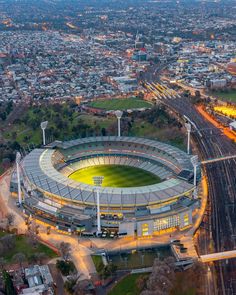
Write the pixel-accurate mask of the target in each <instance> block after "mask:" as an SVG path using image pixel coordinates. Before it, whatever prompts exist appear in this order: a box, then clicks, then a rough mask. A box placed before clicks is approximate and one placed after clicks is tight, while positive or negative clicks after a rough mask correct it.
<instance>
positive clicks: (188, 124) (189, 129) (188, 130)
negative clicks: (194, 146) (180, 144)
mask: <svg viewBox="0 0 236 295" xmlns="http://www.w3.org/2000/svg"><path fill="white" fill-rule="evenodd" d="M185 127H186V129H187V134H188V143H187V153H188V155H189V154H190V134H191V124H190V123H185Z"/></svg>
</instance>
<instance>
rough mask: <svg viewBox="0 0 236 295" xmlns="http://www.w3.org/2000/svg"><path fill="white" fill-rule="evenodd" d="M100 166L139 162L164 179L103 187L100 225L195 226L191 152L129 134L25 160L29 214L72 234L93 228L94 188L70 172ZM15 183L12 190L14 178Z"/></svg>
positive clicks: (66, 145)
mask: <svg viewBox="0 0 236 295" xmlns="http://www.w3.org/2000/svg"><path fill="white" fill-rule="evenodd" d="M96 165H123V166H131V167H136V168H140V169H143V170H145V171H148V172H151V173H152V174H153V175H156V176H158V177H159V178H160V179H161V182H160V183H156V184H152V185H147V186H139V187H126V188H123V187H102V189H101V191H100V212H101V213H100V214H101V215H100V217H101V226H102V229H106V230H111V231H116V232H117V233H119V234H120V235H131V236H134V235H138V236H146V235H152V234H160V233H162V232H165V231H169V230H174V229H179V230H182V229H184V228H186V227H189V226H191V224H192V214H193V211H194V209H195V208H196V207H197V206H198V200H197V199H196V198H195V197H194V194H193V192H194V186H193V184H192V181H193V166H192V164H191V156H189V155H187V154H186V153H184V152H183V151H180V150H179V149H177V148H175V147H172V146H169V145H167V144H164V143H160V142H157V141H153V140H149V139H143V138H131V137H115V136H111V137H106V136H105V137H91V138H84V139H78V140H73V141H68V142H56V143H55V144H53V145H51V146H48V147H47V148H41V149H34V150H33V151H32V152H31V153H29V154H28V155H27V156H26V157H25V158H24V160H23V163H22V191H23V194H24V209H25V212H26V214H28V215H34V216H35V217H36V218H38V219H40V220H43V221H46V222H47V223H49V224H51V225H54V226H56V227H57V228H58V230H64V231H67V232H69V233H70V232H74V233H76V232H77V233H81V232H90V233H93V232H95V231H96V226H97V202H96V189H95V187H94V186H92V185H88V184H85V183H82V182H77V181H74V180H72V179H70V178H68V177H69V175H70V174H71V173H73V172H74V171H77V170H79V169H82V168H85V167H90V166H96ZM11 187H12V191H14V177H13V178H12V184H11Z"/></svg>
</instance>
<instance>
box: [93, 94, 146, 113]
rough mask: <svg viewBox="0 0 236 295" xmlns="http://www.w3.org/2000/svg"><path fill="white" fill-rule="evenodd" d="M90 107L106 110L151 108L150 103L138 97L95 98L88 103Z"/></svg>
mask: <svg viewBox="0 0 236 295" xmlns="http://www.w3.org/2000/svg"><path fill="white" fill-rule="evenodd" d="M89 106H90V107H93V108H98V109H103V110H106V111H116V110H132V109H142V108H151V107H152V104H151V103H150V102H148V101H145V100H142V99H138V98H135V97H129V98H122V99H118V98H117V99H116V98H115V99H109V100H97V101H93V102H91V103H90V104H89Z"/></svg>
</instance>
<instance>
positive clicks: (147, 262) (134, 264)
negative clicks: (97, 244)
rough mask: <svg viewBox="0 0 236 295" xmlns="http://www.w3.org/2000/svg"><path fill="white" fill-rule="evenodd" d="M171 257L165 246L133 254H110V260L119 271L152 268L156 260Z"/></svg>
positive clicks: (168, 249)
mask: <svg viewBox="0 0 236 295" xmlns="http://www.w3.org/2000/svg"><path fill="white" fill-rule="evenodd" d="M168 256H171V250H170V248H169V247H166V246H163V247H158V248H155V249H149V250H145V251H144V250H143V251H134V252H133V253H131V252H129V253H116V254H110V255H109V260H111V261H112V263H113V264H115V265H116V266H117V269H121V270H123V269H137V268H143V267H150V266H152V265H153V261H154V259H156V258H158V257H159V259H163V258H165V257H168Z"/></svg>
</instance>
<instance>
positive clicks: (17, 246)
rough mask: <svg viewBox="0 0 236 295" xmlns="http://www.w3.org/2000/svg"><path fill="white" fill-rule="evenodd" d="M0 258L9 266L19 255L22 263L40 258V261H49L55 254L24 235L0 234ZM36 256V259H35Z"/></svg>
mask: <svg viewBox="0 0 236 295" xmlns="http://www.w3.org/2000/svg"><path fill="white" fill-rule="evenodd" d="M1 250H2V253H0V256H1V257H2V258H3V259H4V260H5V261H6V262H7V263H10V264H13V263H16V259H15V258H16V257H17V256H19V254H20V255H21V257H22V262H26V261H30V260H33V259H36V258H37V257H39V256H41V258H42V259H51V258H55V257H57V254H56V253H55V252H54V251H53V250H51V249H50V248H49V247H48V246H46V245H44V244H41V243H40V242H37V241H32V240H31V239H30V238H29V237H27V236H25V235H15V234H9V233H7V232H2V231H1V232H0V251H1ZM36 256H37V257H36Z"/></svg>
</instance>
